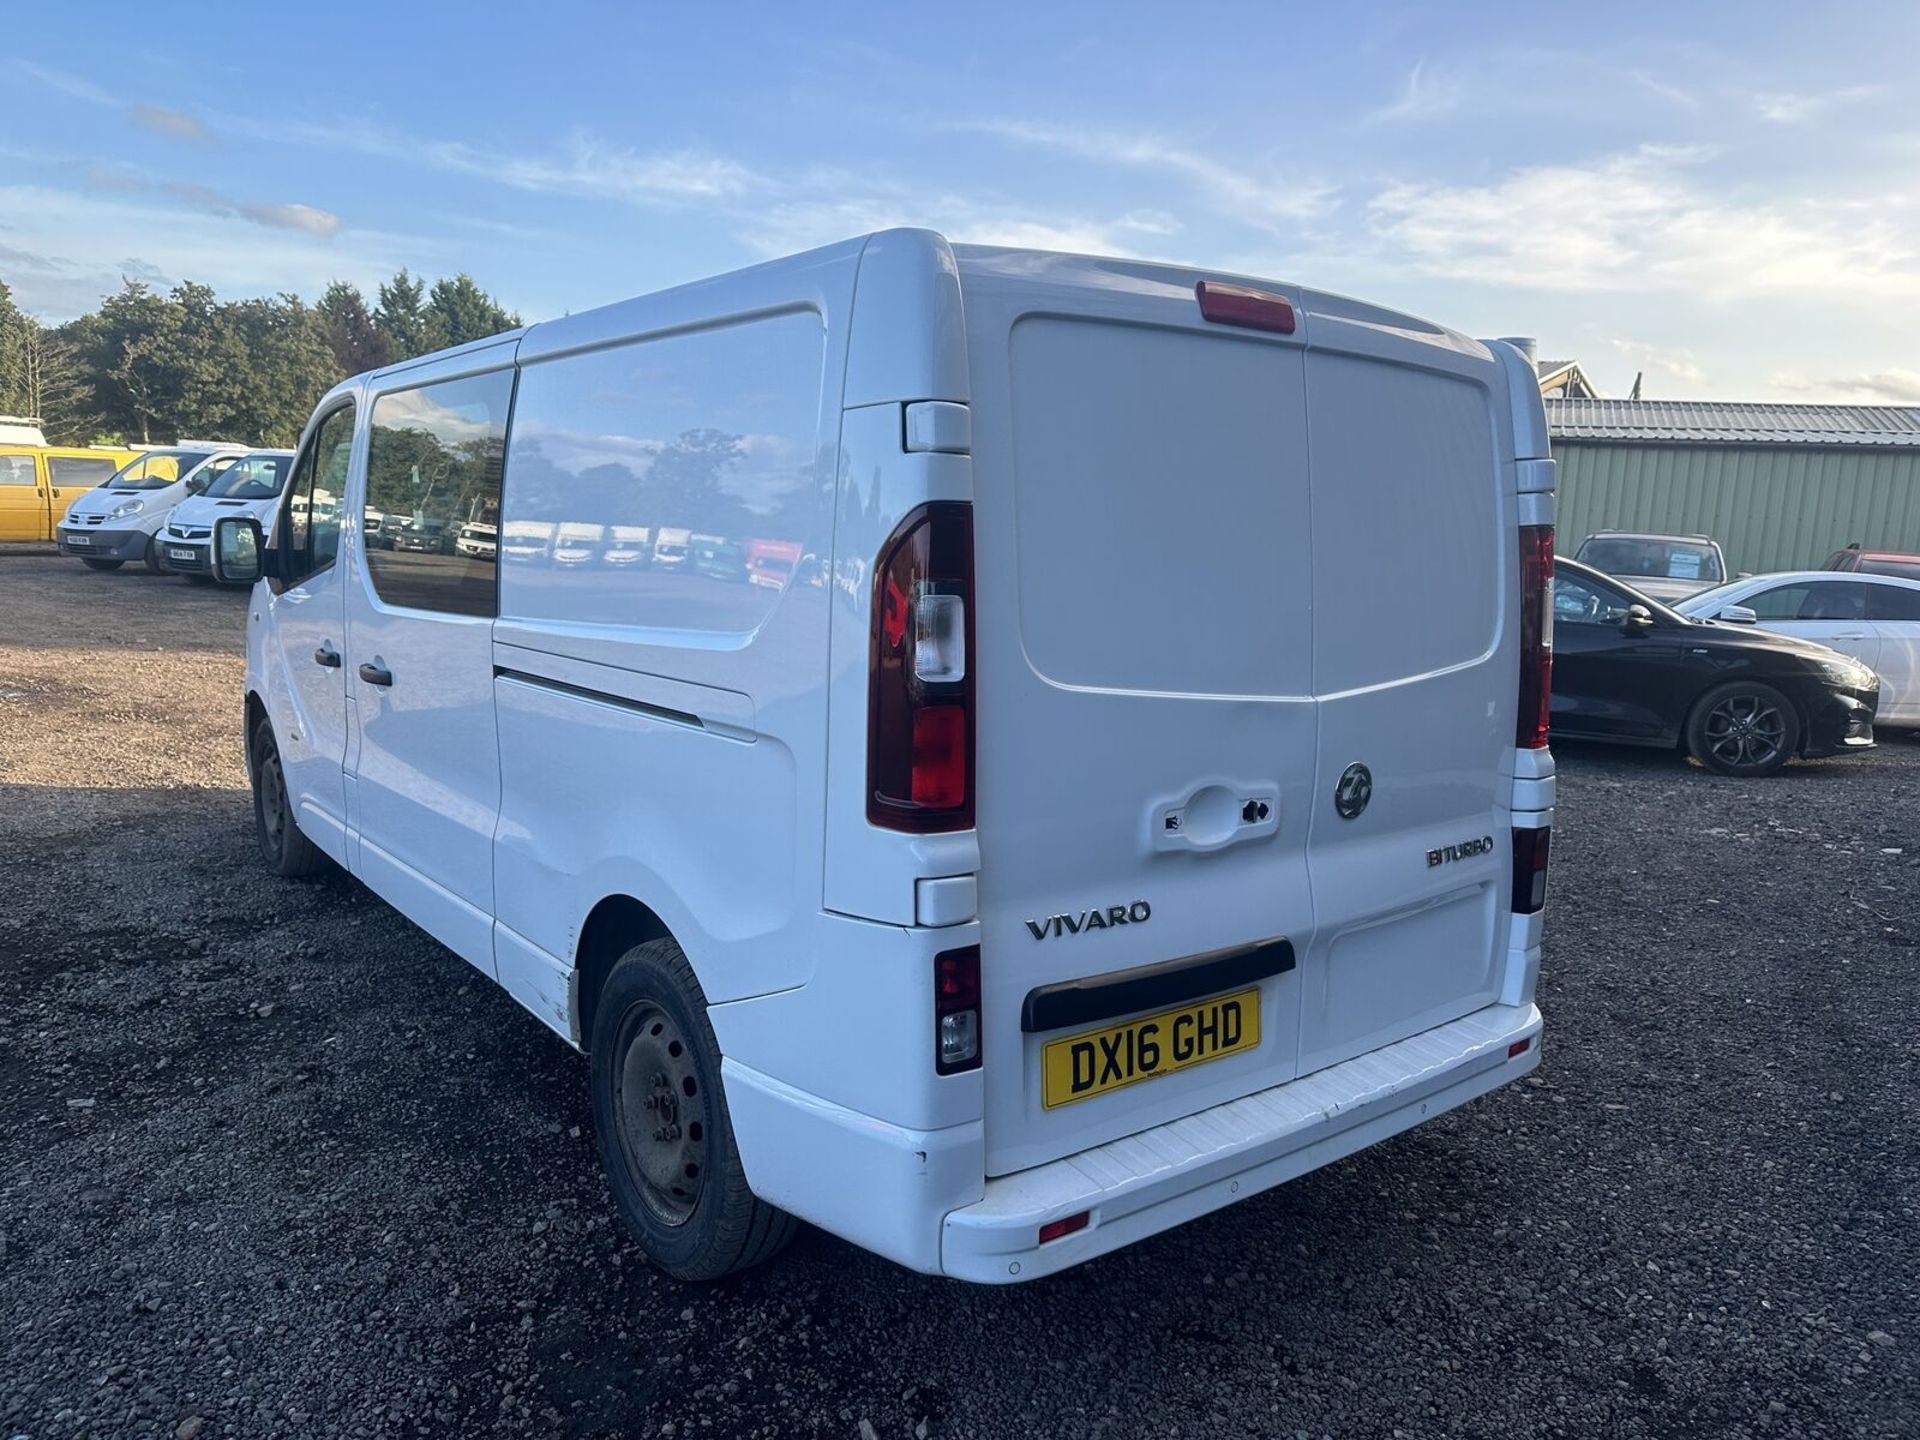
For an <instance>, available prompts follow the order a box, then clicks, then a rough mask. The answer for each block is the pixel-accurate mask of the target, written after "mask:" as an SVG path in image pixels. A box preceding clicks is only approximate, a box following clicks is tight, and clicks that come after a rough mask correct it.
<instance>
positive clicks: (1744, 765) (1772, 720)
mask: <svg viewBox="0 0 1920 1440" xmlns="http://www.w3.org/2000/svg"><path fill="white" fill-rule="evenodd" d="M1799 748H1800V717H1799V715H1798V714H1797V713H1796V712H1795V711H1794V708H1793V702H1792V701H1790V700H1788V699H1787V697H1786V696H1784V695H1782V694H1781V693H1780V692H1779V691H1778V690H1776V689H1774V688H1773V687H1772V686H1771V685H1762V684H1761V683H1760V682H1759V681H1757V680H1736V681H1733V682H1732V683H1731V684H1727V685H1721V686H1717V687H1716V688H1714V689H1712V690H1709V691H1708V692H1707V693H1706V694H1705V695H1702V696H1701V697H1700V699H1699V700H1698V701H1697V702H1695V704H1694V707H1693V714H1692V715H1690V716H1688V718H1687V749H1688V750H1689V751H1690V752H1691V753H1692V755H1693V758H1694V759H1696V760H1698V761H1699V762H1700V763H1701V764H1702V765H1704V766H1706V767H1707V768H1708V769H1709V770H1713V771H1716V772H1717V773H1719V774H1721V775H1771V774H1772V773H1773V772H1774V771H1775V770H1778V769H1779V768H1780V767H1781V766H1782V765H1784V764H1786V763H1787V760H1788V759H1789V758H1790V757H1791V756H1792V755H1793V754H1794V753H1795V752H1796V751H1798V750H1799Z"/></svg>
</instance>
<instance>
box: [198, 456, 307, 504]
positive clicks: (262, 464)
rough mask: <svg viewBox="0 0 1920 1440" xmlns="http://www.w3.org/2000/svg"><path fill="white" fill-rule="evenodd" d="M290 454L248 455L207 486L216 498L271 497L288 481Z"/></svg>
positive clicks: (207, 490)
mask: <svg viewBox="0 0 1920 1440" xmlns="http://www.w3.org/2000/svg"><path fill="white" fill-rule="evenodd" d="M292 468H293V457H292V456H289V455H247V456H243V457H242V458H241V459H239V460H236V461H234V462H233V466H232V468H230V469H229V470H228V471H227V473H226V474H224V475H222V476H221V477H220V478H219V479H218V480H216V481H214V482H213V484H211V485H209V486H208V487H207V489H206V494H208V495H209V496H211V497H212V498H213V499H215V500H271V499H272V498H273V497H274V496H276V495H278V494H279V493H280V491H281V488H282V487H283V486H284V485H285V484H286V483H287V472H288V471H289V470H291V469H292Z"/></svg>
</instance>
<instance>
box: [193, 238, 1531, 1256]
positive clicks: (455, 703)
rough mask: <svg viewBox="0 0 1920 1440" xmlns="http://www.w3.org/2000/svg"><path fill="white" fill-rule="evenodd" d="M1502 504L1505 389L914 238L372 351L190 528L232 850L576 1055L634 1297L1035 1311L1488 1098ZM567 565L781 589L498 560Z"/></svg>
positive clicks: (1519, 494) (1501, 1014)
mask: <svg viewBox="0 0 1920 1440" xmlns="http://www.w3.org/2000/svg"><path fill="white" fill-rule="evenodd" d="M503 457H504V462H503ZM429 461H431V463H428V462H429ZM503 463H504V474H503V473H502V469H503ZM409 467H411V471H410V469H409ZM409 473H411V474H412V475H413V476H420V475H427V474H434V475H436V476H437V477H438V478H436V479H434V480H433V481H432V482H431V483H432V484H433V485H434V486H435V487H437V488H436V492H435V493H436V498H437V499H440V500H442V501H444V502H446V503H449V504H450V505H451V506H452V508H453V509H455V510H456V511H457V512H459V513H475V507H478V508H479V509H482V510H488V511H491V510H492V508H493V506H494V505H495V503H496V502H497V505H498V512H497V513H498V514H499V515H500V517H501V519H500V525H501V532H502V535H503V536H504V537H507V538H506V542H505V543H503V544H502V545H501V546H500V550H499V558H498V561H497V562H496V561H495V560H494V559H493V557H488V556H479V555H470V554H460V553H455V554H451V555H410V554H398V553H393V552H387V551H381V550H373V549H368V548H367V547H366V546H365V544H364V541H363V539H362V534H363V532H362V527H361V524H360V522H359V518H358V517H359V516H360V514H361V511H362V509H363V507H364V506H366V504H367V503H368V498H367V497H369V496H372V497H373V498H374V502H375V503H376V504H377V505H379V506H380V507H381V508H383V509H385V510H387V511H388V512H389V513H391V512H392V511H394V510H396V509H401V510H405V509H408V508H410V507H413V506H416V505H418V504H419V503H422V497H419V496H415V495H412V494H408V493H402V492H404V491H406V490H407V489H408V487H409V485H412V484H424V483H427V482H416V481H409V480H408V478H407V477H408V476H409ZM316 476H318V477H320V480H319V483H321V484H324V485H328V486H330V487H340V494H341V496H342V503H341V504H340V506H339V507H338V510H337V511H336V512H334V514H333V517H332V519H331V520H329V521H327V522H326V523H324V524H322V523H319V522H317V521H316V522H314V523H311V524H309V523H303V522H302V521H301V520H300V515H301V511H300V508H299V501H298V497H299V496H300V495H302V494H304V493H305V492H306V490H307V489H309V488H311V487H312V486H314V485H315V484H316ZM1552 479H1553V463H1552V461H1551V460H1549V459H1548V458H1547V432H1546V425H1545V418H1544V415H1543V413H1542V407H1541V403H1540V394H1539V389H1538V386H1537V385H1536V383H1535V381H1534V373H1533V368H1532V365H1531V364H1530V362H1529V360H1528V358H1527V355H1526V353H1525V352H1524V350H1523V348H1522V347H1520V346H1518V345H1516V344H1512V343H1505V342H1484V343H1483V342H1481V341H1477V340H1471V339H1468V338H1466V337H1464V336H1462V335H1458V334H1454V333H1453V332H1451V331H1448V330H1444V329H1441V328H1440V327H1438V326H1435V325H1431V324H1428V323H1426V322H1424V321H1420V320H1415V319H1411V318H1409V317H1407V316H1404V315H1398V314H1393V313H1390V312H1388V311H1385V310H1381V309H1377V308H1374V307H1372V306H1369V305H1364V304H1360V303H1358V302H1355V301H1351V300H1346V299H1342V298H1340V297H1337V296H1333V295H1327V294H1321V293H1317V292H1314V291H1309V290H1303V289H1300V288H1299V287H1297V286H1290V285H1278V284H1271V283H1267V282H1257V281H1241V280H1238V279H1227V280H1223V279H1222V278H1220V277H1217V276H1214V275H1209V274H1205V273H1202V272H1195V271H1191V270H1184V269H1176V268H1172V267H1169V266H1163V265H1151V264H1144V263H1138V262H1134V261H1124V260H1105V259H1089V258H1084V257H1079V256H1069V255H1051V254H1040V253H1034V252H1030V251H1018V250H1003V249H987V248H978V247H972V246H950V245H949V244H948V243H947V242H946V241H945V240H943V239H942V238H941V237H939V236H938V235H934V234H931V233H927V232H924V231H910V230H897V231H888V232H884V233H881V234H878V235H873V236H870V237H867V238H865V239H860V240H853V241H849V242H847V243H845V244H841V245H835V246H831V247H829V248H827V249H823V250H818V251H814V252H812V253H810V254H805V255H800V256H797V257H794V258H791V259H787V260H782V261H777V262H774V263H771V264H767V265H761V266H757V267H755V268H753V269H749V270H744V271H741V272H739V273H737V274H733V275H729V276H726V277H723V278H720V279H715V280H710V281H706V282H703V283H700V284H694V285H688V286H684V287H681V288H679V289H675V290H669V291H666V292H663V293H661V294H657V295H652V296H648V297H645V298H642V299H637V300H631V301H627V302H624V303H622V304H617V305H611V306H608V307H607V308H605V309H601V310H595V311H590V312H587V313H584V314H577V315H572V316H569V317H567V318H565V319H560V320H554V321H551V322H547V323H543V324H540V325H536V326H533V327H532V328H530V329H527V330H524V331H520V332H515V333H512V334H508V335H502V336H499V337H497V338H494V339H492V340H487V341H482V342H479V343H476V344H473V345H469V346H465V347H462V348H460V349H456V350H450V351H446V352H444V353H441V354H437V355H429V356H425V357H423V358H421V359H418V360H413V361H409V362H407V363H405V364H402V365H398V366H395V367H392V368H390V369H387V370H382V371H377V372H375V373H372V374H369V375H363V376H360V377H358V378H356V379H353V380H350V381H347V382H346V383H344V384H342V385H339V386H337V387H336V388H335V389H334V390H333V391H332V392H330V393H329V394H328V395H327V396H326V398H325V399H324V400H323V401H322V402H321V404H320V407H319V409H318V410H317V412H316V414H315V417H314V419H313V421H312V422H311V423H310V424H309V426H308V428H307V432H306V436H305V438H304V440H303V442H302V447H301V452H300V458H299V460H298V462H297V463H296V467H295V473H294V480H293V483H292V484H291V486H290V487H289V497H290V498H289V502H288V509H287V510H286V511H285V512H283V516H282V520H281V523H280V525H279V527H278V528H277V529H276V530H275V532H274V534H273V538H272V542H271V545H270V546H267V547H265V548H264V549H263V548H260V547H261V544H262V541H261V531H260V527H258V526H257V525H254V524H252V523H250V522H247V521H227V520H223V521H221V522H219V525H218V527H217V530H216V563H217V565H218V566H219V568H220V569H221V570H222V572H223V573H226V574H228V575H231V576H233V577H235V578H248V577H250V576H251V575H253V574H254V573H255V572H256V571H263V572H264V582H263V583H262V584H261V585H260V587H259V588H258V589H257V590H256V591H255V593H254V596H253V603H252V605H251V606H250V610H251V618H250V624H249V627H248V643H247V695H246V713H245V725H246V731H247V743H248V753H249V757H250V762H251V764H250V769H251V773H252V777H253V785H254V794H255V806H256V814H257V817H258V823H259V837H260V844H261V848H262V850H263V852H264V854H265V856H266V858H267V860H268V862H269V863H270V864H271V865H272V866H273V867H274V868H276V869H277V870H278V871H279V872H280V873H282V874H299V873H303V872H306V871H310V870H312V869H314V868H315V867H316V866H318V865H320V864H321V863H322V857H330V858H331V859H332V860H333V861H334V862H336V863H338V864H340V865H343V866H345V867H346V868H347V869H348V870H350V871H351V872H352V873H353V874H355V875H357V876H359V877H361V878H362V879H363V880H364V881H365V882H366V883H367V884H368V885H370V886H371V887H372V888H373V889H374V890H375V891H376V892H378V893H379V894H380V895H382V896H384V897H385V898H386V899H388V900H389V901H390V902H392V903H393V904H394V905H395V906H397V907H398V908H399V909H400V910H401V911H402V912H403V913H404V914H406V915H407V916H408V917H410V918H411V919H413V920H414V921H415V922H416V923H418V924H419V925H420V926H421V927H423V928H424V929H425V930H427V931H428V932H430V933H431V934H432V935H434V936H435V937H437V938H438V939H439V940H441V941H442V942H443V943H445V944H446V945H447V946H449V947H450V948H451V949H453V950H454V951H456V952H457V953H458V954H460V955H462V956H464V957H465V958H466V959H467V960H468V961H469V962H470V963H471V964H473V965H474V966H475V967H477V968H478V969H480V970H481V971H483V972H484V973H486V974H487V975H489V976H492V977H494V978H495V979H497V980H498V982H499V983H500V984H501V985H502V986H504V987H505V988H506V990H507V991H508V992H509V993H511V994H512V995H513V996H514V997H516V998H517V999H518V1000H519V1001H520V1002H521V1004H523V1005H524V1006H525V1007H526V1008H527V1009H528V1010H530V1011H532V1012H533V1014H534V1015H536V1016H537V1017H538V1018H539V1019H540V1020H541V1021H542V1022H544V1023H545V1024H546V1025H548V1026H550V1027H551V1028H552V1029H553V1030H554V1031H556V1032H557V1033H558V1034H559V1035H561V1036H562V1037H563V1038H565V1039H566V1040H567V1041H569V1042H570V1043H572V1044H574V1045H576V1046H579V1047H581V1048H582V1049H584V1050H586V1051H587V1052H588V1054H589V1055H590V1056H591V1076H592V1081H591V1084H592V1097H593V1110H594V1119H595V1124H596V1128H597V1130H598V1134H599V1139H600V1145H601V1149H602V1153H603V1155H604V1157H605V1161H606V1166H607V1171H608V1175H609V1178H610V1180H611V1184H612V1188H613V1192H614V1196H615V1199H616V1201H617V1203H618V1205H619V1208H620V1210H621V1211H622V1212H623V1214H624V1216H625V1218H626V1220H627V1221H628V1222H629V1224H630V1225H631V1226H632V1228H633V1230H634V1231H635V1233H636V1234H637V1235H638V1236H639V1237H640V1240H641V1242H642V1244H644V1246H645V1247H646V1249H647V1250H648V1251H649V1252H650V1253H651V1254H652V1255H653V1256H654V1257H655V1258H656V1260H657V1261H658V1262H659V1263H660V1264H661V1265H662V1266H664V1267H665V1268H666V1269H667V1270H669V1271H671V1272H672V1273H674V1274H676V1275H679V1276H682V1277H687V1278H696V1277H711V1276H715V1275H719V1274H722V1273H725V1272H727V1271H729V1270H733V1269H736V1268H739V1267H741V1266H744V1265H748V1264H752V1263H754V1262H756V1261H759V1260H762V1259H764V1258H766V1257H767V1256H768V1255H770V1254H772V1253H773V1252H774V1251H775V1250H776V1249H777V1248H778V1247H779V1246H780V1244H781V1243H782V1242H783V1241H784V1239H785V1238H786V1237H787V1235H788V1234H789V1232H790V1230H791V1227H792V1223H793V1221H792V1217H796V1216H797V1217H799V1218H801V1219H805V1220H809V1221H812V1222H813V1223H815V1224H817V1225H819V1226H821V1227H823V1228H825V1229H827V1230H829V1231H832V1232H833V1233H835V1234H837V1235H840V1236H844V1237H845V1238H847V1239H849V1240H851V1241H853V1242H854V1243H856V1244H859V1245H863V1246H866V1247H868V1248H869V1249H872V1250H875V1251H878V1252H879V1253H881V1254H883V1255H887V1256H890V1257H892V1258H893V1259H895V1260H897V1261H898V1262H900V1263H901V1264H903V1265H907V1266H911V1267H913V1268H914V1269H917V1270H922V1271H929V1272H938V1273H944V1274H947V1275H952V1276H958V1277H961V1278H964V1279H968V1280H976V1281H999V1282H1005V1281H1011V1280H1028V1279H1032V1278H1033V1277H1035V1276H1039V1275H1046V1274H1049V1273H1051V1272H1053V1271H1057V1270H1060V1269H1063V1268H1065V1267H1067V1266H1070V1265H1073V1264H1076V1263H1078V1262H1080V1261H1083V1260H1086V1259H1088V1258H1089V1257H1092V1256H1095V1255H1099V1254H1101V1253H1103V1252H1106V1251H1109V1250H1113V1249H1115V1248H1116V1247H1119V1246H1122V1245H1126V1244H1129V1243H1131V1242H1132V1241H1135V1240H1139V1239H1141V1238H1142V1237H1144V1236H1148V1235H1152V1234H1154V1233H1155V1232H1157V1231H1160V1230H1164V1229H1166V1228H1168V1227H1169V1226H1173V1225H1177V1224H1179V1223H1181V1222H1182V1221H1185V1220H1189V1219H1191V1218H1193V1217H1194V1216H1196V1215H1200V1214H1203V1213H1205V1212H1207V1211H1210V1210H1213V1209H1216V1208H1218V1207H1220V1206H1224V1205H1227V1204H1230V1203H1232V1202H1233V1201H1235V1200H1241V1199H1245V1198H1246V1197H1248V1196H1250V1195H1254V1194H1256V1193H1258V1192H1259V1191H1262V1190H1265V1189H1267V1188H1269V1187H1271V1186H1273V1185H1276V1184H1279V1183H1281V1182H1283V1181H1285V1180H1288V1179H1291V1178H1292V1177H1294V1176H1296V1175H1299V1174H1301V1173H1303V1172H1305V1171H1307V1170H1310V1169H1312V1168H1314V1167H1316V1166H1319V1165H1324V1164H1326V1163H1327V1162H1328V1161H1331V1160H1336V1159H1339V1158H1340V1157H1342V1156H1344V1155H1347V1154H1350V1153H1352V1152H1353V1151H1355V1150H1358V1149H1360V1148H1362V1147H1364V1146H1367V1145H1370V1144H1372V1143H1374V1142H1375V1141H1378V1140H1381V1139H1384V1138H1386V1137H1387V1136H1389V1135H1392V1134H1394V1133H1396V1132H1398V1131H1401V1130H1404V1129H1406V1128H1408V1127H1409V1126H1412V1125H1415V1124H1417V1123H1419V1122H1420V1121H1421V1120H1423V1119H1428V1118H1430V1117H1432V1116H1435V1115H1438V1114H1440V1113H1441V1112H1443V1111H1445V1110H1448V1109H1450V1108H1452V1107H1454V1106H1456V1105H1459V1104H1461V1103H1462V1102H1464V1101H1467V1100H1470V1099H1473V1098H1474V1097H1476V1096H1478V1095H1482V1094H1485V1093H1486V1092H1487V1091H1489V1090H1492V1089H1494V1088H1495V1087H1497V1086H1500V1085H1503V1084H1506V1083H1508V1082H1509V1081H1512V1080H1514V1079H1517V1078H1518V1077H1520V1076H1522V1075H1525V1074H1526V1073H1527V1072H1528V1071H1530V1070H1531V1069H1532V1068H1533V1067H1534V1066H1535V1065H1536V1064H1537V1063H1538V1060H1539V1039H1538V1037H1539V1033H1540V1014H1539V1011H1538V1010H1537V1009H1536V1008H1535V1006H1534V978H1535V973H1536V970H1537V967H1538V961H1539V953H1540V936H1541V920H1542V916H1541V912H1542V909H1543V905H1544V900H1545V882H1546V859H1547V842H1548V838H1549V835H1550V833H1551V832H1550V829H1549V827H1550V825H1551V821H1552V816H1553V794H1554V792H1553V769H1552V762H1551V759H1550V758H1549V755H1548V752H1547V750H1546V748H1545V747H1546V724H1547V674H1548V663H1547V662H1548V633H1547V630H1546V628H1545V627H1546V622H1547V617H1548V615H1549V613H1550V612H1549V608H1548V582H1549V573H1550V572H1549V567H1550V565H1551V560H1552V553H1553V551H1552V530H1551V525H1552V518H1553V495H1552ZM662 520H670V521H671V522H673V523H672V526H671V527H663V526H662V524H661V523H660V522H661V521H662ZM622 526H625V527H634V528H648V529H652V530H653V531H654V533H655V534H656V536H657V537H659V536H665V535H671V534H673V533H674V532H675V530H678V531H679V533H680V534H682V535H685V534H687V533H688V531H690V530H692V529H695V528H697V529H698V531H699V532H700V533H701V534H703V535H713V536H725V537H730V538H733V539H737V540H738V541H739V542H741V543H742V544H743V545H748V544H756V543H757V544H759V545H760V546H761V547H763V549H764V551H765V553H767V554H785V555H789V556H792V557H794V558H793V559H792V563H791V568H790V571H788V572H785V573H784V579H783V580H782V583H779V584H776V585H750V584H726V583H722V582H720V581H718V580H716V579H714V578H713V577H711V576H708V575H703V574H701V573H699V571H698V570H697V569H696V568H695V567H694V566H692V565H678V566H672V567H665V568H663V566H662V565H661V564H660V560H661V558H662V557H661V556H660V554H659V552H658V549H657V547H656V553H655V561H654V563H653V564H650V565H646V566H632V565H618V566H616V565H614V564H611V563H609V561H608V550H607V547H605V546H600V547H596V548H595V550H594V551H593V553H592V555H590V556H589V557H587V559H586V560H585V561H584V562H583V563H581V564H579V565H574V566H558V565H554V564H551V563H549V561H548V560H547V558H546V557H545V556H543V555H540V554H538V553H537V547H535V546H525V547H521V546H517V545H516V544H515V542H514V537H516V536H518V535H529V536H531V535H538V534H556V535H557V534H560V533H563V532H566V533H573V532H574V531H575V530H576V528H577V527H585V528H588V529H594V530H599V529H600V528H601V527H622Z"/></svg>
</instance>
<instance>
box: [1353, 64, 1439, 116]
mask: <svg viewBox="0 0 1920 1440" xmlns="http://www.w3.org/2000/svg"><path fill="white" fill-rule="evenodd" d="M1460 95H1461V87H1460V83H1459V81H1458V80H1457V78H1455V77H1454V76H1453V75H1452V74H1450V73H1447V72H1443V71H1442V70H1440V69H1439V68H1438V67H1436V66H1430V65H1428V64H1427V61H1426V59H1425V58H1424V57H1422V58H1421V59H1419V60H1416V61H1414V62H1413V69H1412V70H1410V71H1408V72H1407V78H1406V81H1405V83H1403V84H1402V85H1401V87H1400V97H1399V98H1398V99H1397V100H1395V101H1394V102H1393V103H1392V104H1390V105H1383V106H1381V107H1380V108H1379V109H1378V110H1375V111H1374V112H1373V113H1372V114H1371V115H1369V116H1367V119H1368V120H1369V121H1371V122H1373V123H1374V124H1381V125H1391V124H1394V123H1396V122H1398V121H1402V120H1433V119H1436V118H1438V117H1439V116H1442V115H1448V114H1451V113H1452V112H1453V111H1454V110H1456V109H1458V108H1459V105H1460Z"/></svg>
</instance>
